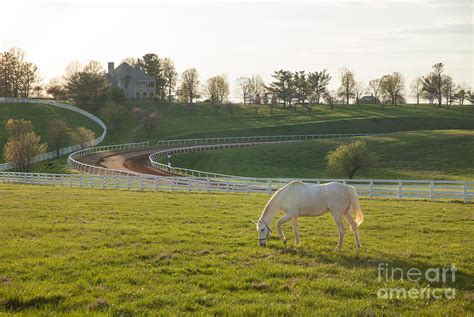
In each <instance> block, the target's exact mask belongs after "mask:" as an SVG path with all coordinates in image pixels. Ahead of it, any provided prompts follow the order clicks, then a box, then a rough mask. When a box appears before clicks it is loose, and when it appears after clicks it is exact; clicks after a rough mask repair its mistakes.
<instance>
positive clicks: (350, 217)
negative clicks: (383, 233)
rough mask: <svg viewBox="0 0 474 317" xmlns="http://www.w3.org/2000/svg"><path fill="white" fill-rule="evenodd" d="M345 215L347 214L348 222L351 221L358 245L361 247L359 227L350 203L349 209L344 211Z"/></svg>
mask: <svg viewBox="0 0 474 317" xmlns="http://www.w3.org/2000/svg"><path fill="white" fill-rule="evenodd" d="M344 216H346V219H347V222H349V225H350V226H351V229H352V231H353V232H354V238H355V242H356V247H357V248H360V247H361V244H360V240H359V228H358V226H357V223H356V222H355V220H354V218H352V215H351V205H349V207H347V209H346V210H345V211H344Z"/></svg>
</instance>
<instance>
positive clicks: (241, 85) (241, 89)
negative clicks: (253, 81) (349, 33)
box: [237, 77, 251, 105]
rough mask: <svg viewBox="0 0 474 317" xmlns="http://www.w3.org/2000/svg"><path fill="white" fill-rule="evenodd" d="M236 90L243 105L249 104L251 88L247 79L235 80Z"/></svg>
mask: <svg viewBox="0 0 474 317" xmlns="http://www.w3.org/2000/svg"><path fill="white" fill-rule="evenodd" d="M237 89H238V93H239V95H240V97H241V98H242V102H243V104H244V105H247V103H250V95H251V87H250V79H249V78H248V77H239V78H237Z"/></svg>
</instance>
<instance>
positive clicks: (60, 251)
mask: <svg viewBox="0 0 474 317" xmlns="http://www.w3.org/2000/svg"><path fill="white" fill-rule="evenodd" d="M267 199H268V196H265V195H250V196H246V195H239V194H233V195H231V194H186V193H150V192H145V193H144V192H124V191H115V190H114V191H110V190H108V191H106V190H86V189H83V190H80V189H66V188H63V189H61V188H53V187H45V186H36V187H34V186H24V185H0V240H1V241H2V246H1V248H0V259H1V260H0V311H1V312H3V313H6V314H14V313H17V314H25V315H51V314H61V315H62V314H71V315H82V314H86V313H103V314H108V315H116V316H129V315H147V314H148V315H158V314H161V315H183V314H189V315H198V314H205V315H215V314H217V315H228V314H233V315H243V314H244V315H245V314H247V315H249V314H250V315H253V314H257V315H260V314H266V315H277V314H278V315H289V314H292V315H329V314H331V315H345V316H374V315H417V316H419V315H438V316H446V315H448V316H468V315H473V314H474V306H473V298H474V291H473V288H472V285H474V258H473V254H474V245H473V242H472V236H473V234H474V231H473V230H474V229H473V228H474V218H473V215H472V204H469V205H464V204H461V203H442V202H436V203H430V202H421V201H403V202H399V201H392V200H378V201H370V200H362V201H361V205H362V210H363V212H364V214H365V222H364V223H363V224H362V226H361V227H360V232H361V240H362V246H363V248H362V250H361V251H360V252H356V251H355V250H354V246H353V244H354V241H353V237H352V235H351V233H350V230H349V229H348V228H347V226H346V229H347V230H346V232H347V239H346V244H345V246H344V249H343V250H342V251H340V252H335V251H333V249H334V247H335V246H336V243H337V234H336V229H335V226H334V223H333V220H332V219H331V217H330V216H329V215H325V216H322V217H319V218H302V219H301V221H300V230H301V239H302V245H301V246H299V247H294V246H292V244H290V245H288V246H286V247H284V246H283V245H282V244H281V242H280V241H278V240H277V239H276V237H275V233H274V237H273V239H271V240H270V242H269V246H268V247H266V248H262V247H258V246H257V235H256V234H257V233H256V232H255V226H254V225H252V224H250V223H249V222H248V220H255V219H257V218H258V216H259V215H260V212H261V210H262V208H263V206H264V204H265V203H266V201H267ZM110 202H113V204H111V203H110ZM283 228H284V231H285V232H286V234H287V236H288V237H289V238H290V239H292V232H291V227H290V226H289V225H284V226H283ZM290 241H292V240H290ZM379 263H387V265H388V266H389V267H391V268H401V269H402V270H403V271H404V272H407V270H408V269H410V268H418V269H420V270H422V271H423V272H425V271H426V270H427V269H429V268H440V267H449V266H451V264H455V266H456V268H457V270H458V271H457V273H456V278H455V282H451V281H450V280H449V281H448V282H447V283H446V284H444V285H443V284H442V283H428V282H427V281H426V280H424V279H422V280H421V281H420V282H410V281H407V280H405V281H399V280H397V279H395V280H393V281H391V280H389V281H388V282H385V281H384V280H382V281H379V280H378V274H377V266H378V264H379ZM428 284H431V286H430V287H432V288H434V287H436V288H437V287H448V288H455V289H456V294H455V295H456V298H455V299H454V300H448V299H438V300H435V299H433V298H431V299H398V300H397V299H392V300H386V299H378V298H377V295H376V294H377V290H378V289H380V288H383V287H396V288H398V287H404V288H408V289H409V288H417V289H420V288H422V287H427V285H428Z"/></svg>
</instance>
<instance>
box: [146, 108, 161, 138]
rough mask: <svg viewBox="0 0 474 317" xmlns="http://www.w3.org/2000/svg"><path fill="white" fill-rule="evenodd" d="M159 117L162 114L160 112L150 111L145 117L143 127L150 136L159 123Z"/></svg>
mask: <svg viewBox="0 0 474 317" xmlns="http://www.w3.org/2000/svg"><path fill="white" fill-rule="evenodd" d="M159 119H160V116H159V114H158V112H153V113H150V114H148V115H146V116H145V117H144V118H143V128H144V129H145V132H146V135H147V136H148V137H150V136H151V132H152V131H153V130H154V129H155V127H156V126H157V125H158V120H159Z"/></svg>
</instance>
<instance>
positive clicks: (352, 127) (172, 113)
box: [106, 100, 474, 143]
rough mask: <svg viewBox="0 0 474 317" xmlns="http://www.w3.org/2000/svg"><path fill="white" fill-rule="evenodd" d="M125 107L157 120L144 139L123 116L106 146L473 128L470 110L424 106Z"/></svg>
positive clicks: (135, 125)
mask: <svg viewBox="0 0 474 317" xmlns="http://www.w3.org/2000/svg"><path fill="white" fill-rule="evenodd" d="M128 106H129V108H135V107H141V108H143V109H144V110H146V111H149V112H153V111H158V113H159V114H160V121H159V123H158V126H157V128H156V129H155V130H154V131H153V132H152V134H151V136H150V137H148V136H147V135H146V133H145V131H144V129H143V127H142V125H141V124H140V121H139V120H138V119H136V118H134V116H132V115H129V116H127V118H126V120H125V122H124V123H123V125H122V127H121V128H120V130H119V131H116V132H113V131H112V132H111V133H110V134H109V136H108V138H107V139H106V142H107V143H122V142H131V141H144V140H152V141H156V140H158V139H170V138H190V137H213V136H214V137H215V136H234V135H235V136H237V135H239V136H240V135H274V134H315V133H357V132H397V131H411V130H434V129H438V130H441V129H474V107H453V108H452V109H446V108H441V109H439V108H433V107H432V106H427V105H420V106H415V105H403V106H387V107H385V109H384V110H381V109H380V107H379V106H374V105H361V106H359V107H357V106H355V105H349V106H337V107H336V109H335V110H330V109H329V107H328V106H326V105H321V106H317V107H315V108H314V110H313V112H312V113H311V114H308V113H307V112H306V111H305V110H303V109H300V108H298V110H297V111H296V112H294V111H292V110H286V109H282V108H278V109H275V111H274V114H273V115H270V113H269V110H268V109H267V107H261V109H260V110H259V112H258V113H257V114H256V113H255V111H254V107H247V108H242V109H240V110H238V111H235V113H234V115H233V116H231V115H230V114H229V113H228V112H226V111H224V110H220V111H219V112H218V113H215V111H214V109H213V108H212V107H211V106H210V105H207V104H199V105H197V106H196V108H195V110H194V111H193V112H190V111H189V110H187V107H186V106H185V105H179V104H172V105H170V104H157V103H154V102H152V101H147V100H139V101H130V102H129V103H128Z"/></svg>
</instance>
